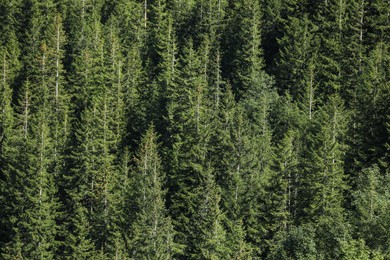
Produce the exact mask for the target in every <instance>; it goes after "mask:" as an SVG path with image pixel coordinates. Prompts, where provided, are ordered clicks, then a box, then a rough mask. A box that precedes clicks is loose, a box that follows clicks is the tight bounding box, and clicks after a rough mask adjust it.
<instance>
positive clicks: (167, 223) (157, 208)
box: [130, 127, 176, 259]
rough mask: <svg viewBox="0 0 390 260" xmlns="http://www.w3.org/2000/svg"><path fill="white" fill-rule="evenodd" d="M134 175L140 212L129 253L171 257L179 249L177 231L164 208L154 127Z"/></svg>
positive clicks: (151, 257) (163, 180) (141, 256)
mask: <svg viewBox="0 0 390 260" xmlns="http://www.w3.org/2000/svg"><path fill="white" fill-rule="evenodd" d="M132 176H133V177H134V178H135V180H134V183H133V185H134V189H135V191H136V205H137V213H136V219H135V222H134V223H133V224H132V228H131V231H132V232H131V233H132V236H131V242H130V255H131V256H132V257H134V258H137V259H139V258H142V259H169V258H171V257H172V256H173V254H174V253H176V252H175V250H176V247H175V244H174V242H173V239H174V235H175V233H174V230H173V226H172V223H171V220H170V218H169V217H167V214H166V210H165V205H164V204H165V200H164V197H165V190H164V188H163V185H164V182H165V175H164V174H163V172H162V166H161V162H160V157H159V155H158V151H157V136H156V134H155V132H154V129H153V127H150V128H149V130H148V131H147V132H146V134H145V135H144V137H143V139H142V142H141V146H140V151H139V154H138V156H137V159H136V168H135V170H134V173H133V174H132Z"/></svg>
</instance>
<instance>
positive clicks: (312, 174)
mask: <svg viewBox="0 0 390 260" xmlns="http://www.w3.org/2000/svg"><path fill="white" fill-rule="evenodd" d="M343 111H344V110H343V105H342V101H341V100H340V98H339V97H338V96H333V97H331V98H330V100H329V103H328V104H326V105H325V106H324V107H322V109H321V110H320V111H319V114H318V119H317V120H316V122H315V124H314V125H313V129H312V130H311V131H313V132H312V136H310V137H309V145H310V146H309V148H308V150H307V151H306V152H307V160H305V161H303V165H304V167H305V168H304V174H305V176H304V178H302V179H301V183H300V184H299V185H300V189H301V192H302V193H301V194H299V195H298V196H299V198H298V199H299V200H300V201H301V203H303V207H304V208H303V210H304V211H305V212H306V214H307V217H308V218H309V219H318V218H320V217H321V216H327V217H332V218H334V219H340V218H341V219H342V217H343V209H342V201H343V193H344V191H345V189H346V188H347V186H346V180H345V178H346V176H345V174H344V169H343V162H344V154H345V131H346V128H345V123H346V116H345V114H344V112H343ZM305 201H306V202H307V204H306V205H305V204H304V203H305ZM301 210H302V208H301Z"/></svg>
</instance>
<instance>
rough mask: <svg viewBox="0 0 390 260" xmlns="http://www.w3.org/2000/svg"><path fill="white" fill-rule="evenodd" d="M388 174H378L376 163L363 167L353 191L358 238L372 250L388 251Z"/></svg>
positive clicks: (389, 207)
mask: <svg viewBox="0 0 390 260" xmlns="http://www.w3.org/2000/svg"><path fill="white" fill-rule="evenodd" d="M388 182H389V180H388V176H383V175H381V174H380V170H379V168H378V166H377V165H373V166H372V167H369V168H366V169H363V171H362V172H361V173H360V174H359V176H358V178H357V188H356V190H355V191H354V192H353V205H354V206H355V207H356V211H355V214H356V215H355V221H356V222H355V226H356V227H359V228H358V229H357V230H356V232H357V234H358V237H359V238H363V239H364V240H365V241H366V244H367V245H368V246H369V247H370V248H371V249H374V250H379V251H381V252H383V253H385V254H386V253H387V254H388V253H389V247H388V244H389V241H388V235H386V234H388V232H387V231H385V230H388V228H387V227H388V214H389V210H390V205H389V199H388V197H389V194H388V192H386V185H388Z"/></svg>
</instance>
